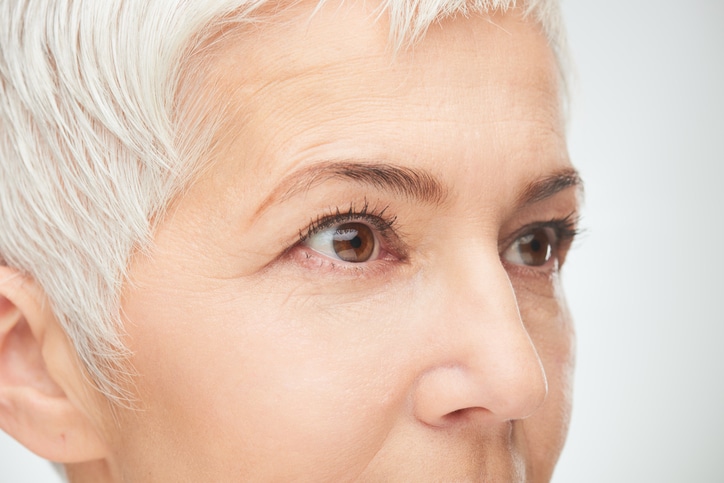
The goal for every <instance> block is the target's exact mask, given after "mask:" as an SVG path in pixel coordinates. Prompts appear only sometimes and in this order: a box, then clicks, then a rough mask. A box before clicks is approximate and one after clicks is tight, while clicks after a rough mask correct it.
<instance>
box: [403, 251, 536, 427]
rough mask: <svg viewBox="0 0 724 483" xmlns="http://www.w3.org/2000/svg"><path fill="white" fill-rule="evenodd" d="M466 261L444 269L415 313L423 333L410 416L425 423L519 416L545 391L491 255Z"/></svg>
mask: <svg viewBox="0 0 724 483" xmlns="http://www.w3.org/2000/svg"><path fill="white" fill-rule="evenodd" d="M491 251H493V250H491ZM481 258H484V260H481ZM469 262H470V260H468V263H465V264H464V266H461V267H455V268H451V266H448V267H447V269H446V272H447V273H448V274H449V275H448V276H447V277H442V278H438V280H444V282H440V283H441V285H439V286H438V287H437V289H438V290H439V292H440V294H441V296H440V297H439V298H437V300H436V304H435V305H434V306H433V305H430V304H428V305H427V307H428V308H431V310H428V311H427V312H426V314H427V315H423V317H427V318H428V321H426V323H429V324H430V325H426V327H430V328H431V332H430V333H429V334H430V339H429V340H428V341H427V344H426V348H425V349H423V350H424V351H425V354H426V356H425V357H426V358H427V361H426V364H424V365H423V367H422V368H421V371H420V375H419V377H418V378H417V380H416V384H415V387H414V399H413V400H414V411H415V415H416V417H417V418H418V419H419V420H420V421H423V422H424V423H426V424H428V425H432V426H438V427H441V426H447V425H450V424H453V423H454V422H456V421H460V420H469V419H470V418H473V419H475V420H481V419H483V420H486V421H491V422H494V421H498V422H500V421H509V420H516V419H524V418H526V417H528V416H530V415H531V414H532V413H534V412H535V411H536V410H537V409H538V408H539V407H540V406H541V405H542V404H543V402H544V400H545V398H546V395H547V391H548V386H547V381H546V376H545V372H544V369H543V365H542V363H541V361H540V358H539V357H538V353H537V352H536V348H535V346H534V344H533V342H532V341H531V338H530V337H529V335H528V331H527V330H526V327H525V325H524V324H523V321H522V320H521V316H520V313H519V310H518V304H517V300H516V294H515V292H514V290H513V287H512V285H511V283H510V279H509V277H508V274H507V272H506V270H505V268H504V267H503V265H502V264H501V262H500V259H499V256H498V253H497V250H494V253H490V254H489V256H487V257H480V258H478V260H477V262H478V263H475V262H473V263H469Z"/></svg>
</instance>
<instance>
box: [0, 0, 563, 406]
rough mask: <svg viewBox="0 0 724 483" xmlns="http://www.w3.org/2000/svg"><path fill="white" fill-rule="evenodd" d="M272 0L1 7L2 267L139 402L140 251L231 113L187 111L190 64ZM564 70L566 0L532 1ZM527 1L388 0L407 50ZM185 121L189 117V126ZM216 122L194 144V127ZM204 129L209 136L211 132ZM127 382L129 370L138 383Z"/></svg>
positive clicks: (68, 1) (70, 1) (20, 0)
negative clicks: (134, 286) (136, 320)
mask: <svg viewBox="0 0 724 483" xmlns="http://www.w3.org/2000/svg"><path fill="white" fill-rule="evenodd" d="M267 3H268V2H267V1H266V0H246V1H244V0H194V1H187V0H124V1H121V0H102V1H99V0H3V1H2V2H0V264H4V265H8V266H11V267H14V268H16V269H18V270H20V271H21V272H22V273H24V274H27V275H29V276H31V277H33V278H34V279H35V280H36V281H37V283H38V284H39V285H40V286H42V287H43V289H44V291H45V293H46V295H47V297H48V300H49V301H50V303H51V304H52V308H53V311H54V313H55V315H56V316H57V318H58V319H59V321H60V323H61V324H62V326H63V328H64V330H65V331H66V333H67V334H68V336H69V338H70V339H71V341H72V343H73V344H74V346H75V348H76V350H77V353H78V355H79V358H80V360H81V362H82V364H83V366H84V368H85V369H86V370H87V372H88V375H89V376H90V379H91V380H92V381H93V383H94V384H95V385H96V387H97V388H98V389H99V390H100V391H101V392H102V393H104V394H105V395H106V396H107V397H109V398H110V399H111V400H113V401H115V402H121V403H123V402H128V401H129V400H128V396H129V394H128V391H127V390H126V389H124V388H125V387H127V386H126V384H124V382H126V381H125V380H124V376H129V375H131V374H132V373H131V372H129V371H128V369H127V367H126V364H125V361H126V360H127V357H128V355H129V354H128V351H127V350H126V348H125V347H124V345H123V343H122V335H123V331H122V327H121V324H120V320H121V317H120V293H121V287H122V285H123V284H124V283H126V281H127V275H128V273H127V267H128V265H129V260H130V257H131V255H132V254H133V253H134V252H135V251H137V250H144V249H145V248H147V247H148V246H149V243H150V241H151V238H152V234H153V229H154V223H156V222H157V221H158V220H160V219H162V217H163V212H164V209H165V208H166V207H167V205H168V204H169V202H170V200H171V199H172V198H173V197H174V196H176V195H177V194H178V193H179V192H180V190H182V189H183V187H184V186H185V185H186V184H187V183H188V182H189V181H190V180H191V179H192V178H193V175H194V173H195V169H196V167H197V166H198V165H199V163H200V161H201V159H202V158H203V155H204V153H206V152H207V149H208V148H209V146H208V140H209V139H210V129H212V128H213V126H214V125H215V122H218V121H219V120H218V119H217V120H213V119H205V120H203V121H199V120H198V119H197V120H196V121H195V122H196V125H192V124H193V123H194V121H193V120H189V119H185V118H184V112H190V110H192V109H193V106H185V105H182V103H180V102H179V97H180V96H179V91H178V89H179V85H180V81H181V80H182V78H183V77H182V76H183V75H184V72H183V69H184V65H186V63H187V62H188V60H189V59H190V58H192V57H194V56H196V57H198V56H199V55H203V53H202V50H200V49H202V48H203V45H204V44H205V42H206V40H208V39H209V38H210V35H212V34H213V33H214V32H215V31H216V32H218V29H219V28H220V26H221V24H222V23H223V24H228V23H229V22H231V23H246V22H253V21H254V18H255V15H256V14H257V13H258V12H259V10H260V7H263V6H264V5H265V4H267ZM518 3H519V4H520V3H523V5H522V6H523V8H524V9H525V13H526V15H532V16H533V18H535V19H536V20H537V21H538V23H539V24H540V26H541V28H542V31H543V32H544V33H545V35H546V36H547V38H548V40H549V43H550V45H551V47H552V48H553V50H554V52H555V53H556V55H557V57H558V60H559V68H564V67H563V65H564V59H565V43H564V36H563V30H562V27H561V22H560V11H559V6H558V3H557V0H528V1H524V2H520V1H519V2H518ZM515 6H516V1H515V0H471V1H467V0H383V4H382V5H381V7H380V9H381V10H380V13H381V14H382V13H385V14H386V15H388V16H389V19H390V24H391V29H390V39H391V42H392V43H393V44H394V45H395V47H396V48H399V47H401V46H403V44H406V43H409V44H411V43H413V42H414V41H415V40H417V39H418V38H420V37H422V36H423V35H424V33H425V31H426V30H427V29H428V27H429V26H430V25H431V24H432V23H434V22H437V21H439V20H441V19H442V18H445V17H449V16H453V15H466V14H469V13H475V12H480V13H483V12H493V11H505V10H508V9H510V8H513V7H515ZM184 123H185V124H184ZM203 125H205V126H206V135H197V136H194V137H193V138H192V139H191V142H189V141H188V139H189V136H183V135H182V133H183V131H184V130H185V131H187V132H188V131H189V130H191V129H194V130H196V129H198V128H201V127H204V126H203ZM199 132H201V133H202V134H203V132H204V131H199ZM126 379H127V378H126Z"/></svg>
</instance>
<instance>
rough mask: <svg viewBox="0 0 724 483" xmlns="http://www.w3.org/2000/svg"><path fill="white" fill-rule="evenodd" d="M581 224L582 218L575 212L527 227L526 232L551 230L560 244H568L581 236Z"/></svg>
mask: <svg viewBox="0 0 724 483" xmlns="http://www.w3.org/2000/svg"><path fill="white" fill-rule="evenodd" d="M579 222H580V216H579V215H578V214H577V213H576V212H575V211H574V212H571V213H569V214H568V215H567V216H565V217H564V218H553V219H552V220H548V221H546V222H542V223H534V224H532V225H529V226H527V227H525V228H524V230H530V229H535V228H551V229H553V231H555V233H556V237H557V240H558V243H561V242H568V241H571V240H573V239H574V238H576V237H577V236H578V235H580V234H581V229H580V228H578V224H579Z"/></svg>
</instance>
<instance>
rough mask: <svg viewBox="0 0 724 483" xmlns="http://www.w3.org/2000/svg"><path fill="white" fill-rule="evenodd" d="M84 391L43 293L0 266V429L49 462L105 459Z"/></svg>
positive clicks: (11, 270) (80, 372)
mask: <svg viewBox="0 0 724 483" xmlns="http://www.w3.org/2000/svg"><path fill="white" fill-rule="evenodd" d="M85 386H88V383H87V382H85V379H84V377H83V374H82V371H81V370H80V368H79V364H78V362H77V357H76V356H75V352H74V350H73V348H72V346H71V344H70V342H69V340H68V338H67V337H66V335H65V332H64V331H63V330H62V328H61V327H60V324H59V323H58V321H57V319H56V317H55V316H54V315H53V313H52V311H51V309H50V306H49V303H48V302H47V300H46V298H45V295H44V293H43V291H42V290H41V289H40V287H38V286H37V284H36V283H35V282H34V281H33V280H31V279H29V278H28V277H26V276H24V275H22V274H20V273H19V272H18V271H17V270H14V269H12V268H9V267H5V266H0V429H2V430H3V431H5V432H6V433H8V434H9V435H10V436H12V437H13V438H15V439H16V440H17V441H18V442H20V443H21V444H23V445H24V446H25V447H27V448H28V449H29V450H31V451H32V452H34V453H36V454H37V455H39V456H41V457H43V458H46V459H48V460H51V461H58V462H63V463H72V462H81V461H91V460H97V459H100V458H103V457H104V456H106V453H107V450H106V444H105V443H104V442H103V440H102V438H101V437H100V432H99V431H97V430H96V426H95V425H94V424H93V419H92V418H91V417H90V416H91V412H90V411H89V410H88V408H89V406H90V405H89V404H84V401H85V402H87V401H88V399H89V398H88V397H87V393H88V392H87V391H86V390H85ZM84 391H85V397H84Z"/></svg>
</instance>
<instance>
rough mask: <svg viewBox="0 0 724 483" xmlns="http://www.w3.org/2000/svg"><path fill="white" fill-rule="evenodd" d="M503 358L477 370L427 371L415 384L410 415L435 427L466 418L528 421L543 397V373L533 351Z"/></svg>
mask: <svg viewBox="0 0 724 483" xmlns="http://www.w3.org/2000/svg"><path fill="white" fill-rule="evenodd" d="M531 349H532V346H531V347H530V348H529V349H528V350H529V351H530V350H531ZM533 352H534V351H533ZM489 356H490V358H494V357H495V356H494V355H493V354H489ZM509 359H511V363H510V364H501V361H500V359H498V360H497V361H496V362H497V363H495V364H493V363H491V364H489V365H487V366H481V367H480V368H474V367H471V365H463V364H456V365H446V366H438V367H435V368H432V369H430V370H429V371H427V372H426V373H425V374H423V375H422V376H421V377H420V379H419V380H418V382H417V387H416V389H415V394H416V397H415V415H416V417H417V418H418V419H419V420H421V421H423V422H424V423H426V424H428V425H430V426H438V427H441V426H447V425H449V424H452V423H456V422H458V421H462V420H464V421H469V420H471V419H472V420H475V421H480V420H483V421H489V422H491V423H493V422H501V421H510V420H518V419H525V418H527V417H529V416H530V415H532V414H533V413H535V412H536V410H537V409H538V408H539V407H540V406H542V405H543V403H544V402H545V399H546V397H547V394H548V383H547V380H546V375H545V372H544V370H543V367H542V365H541V363H540V361H539V359H538V356H537V354H535V353H533V354H522V353H518V354H510V355H509Z"/></svg>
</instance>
